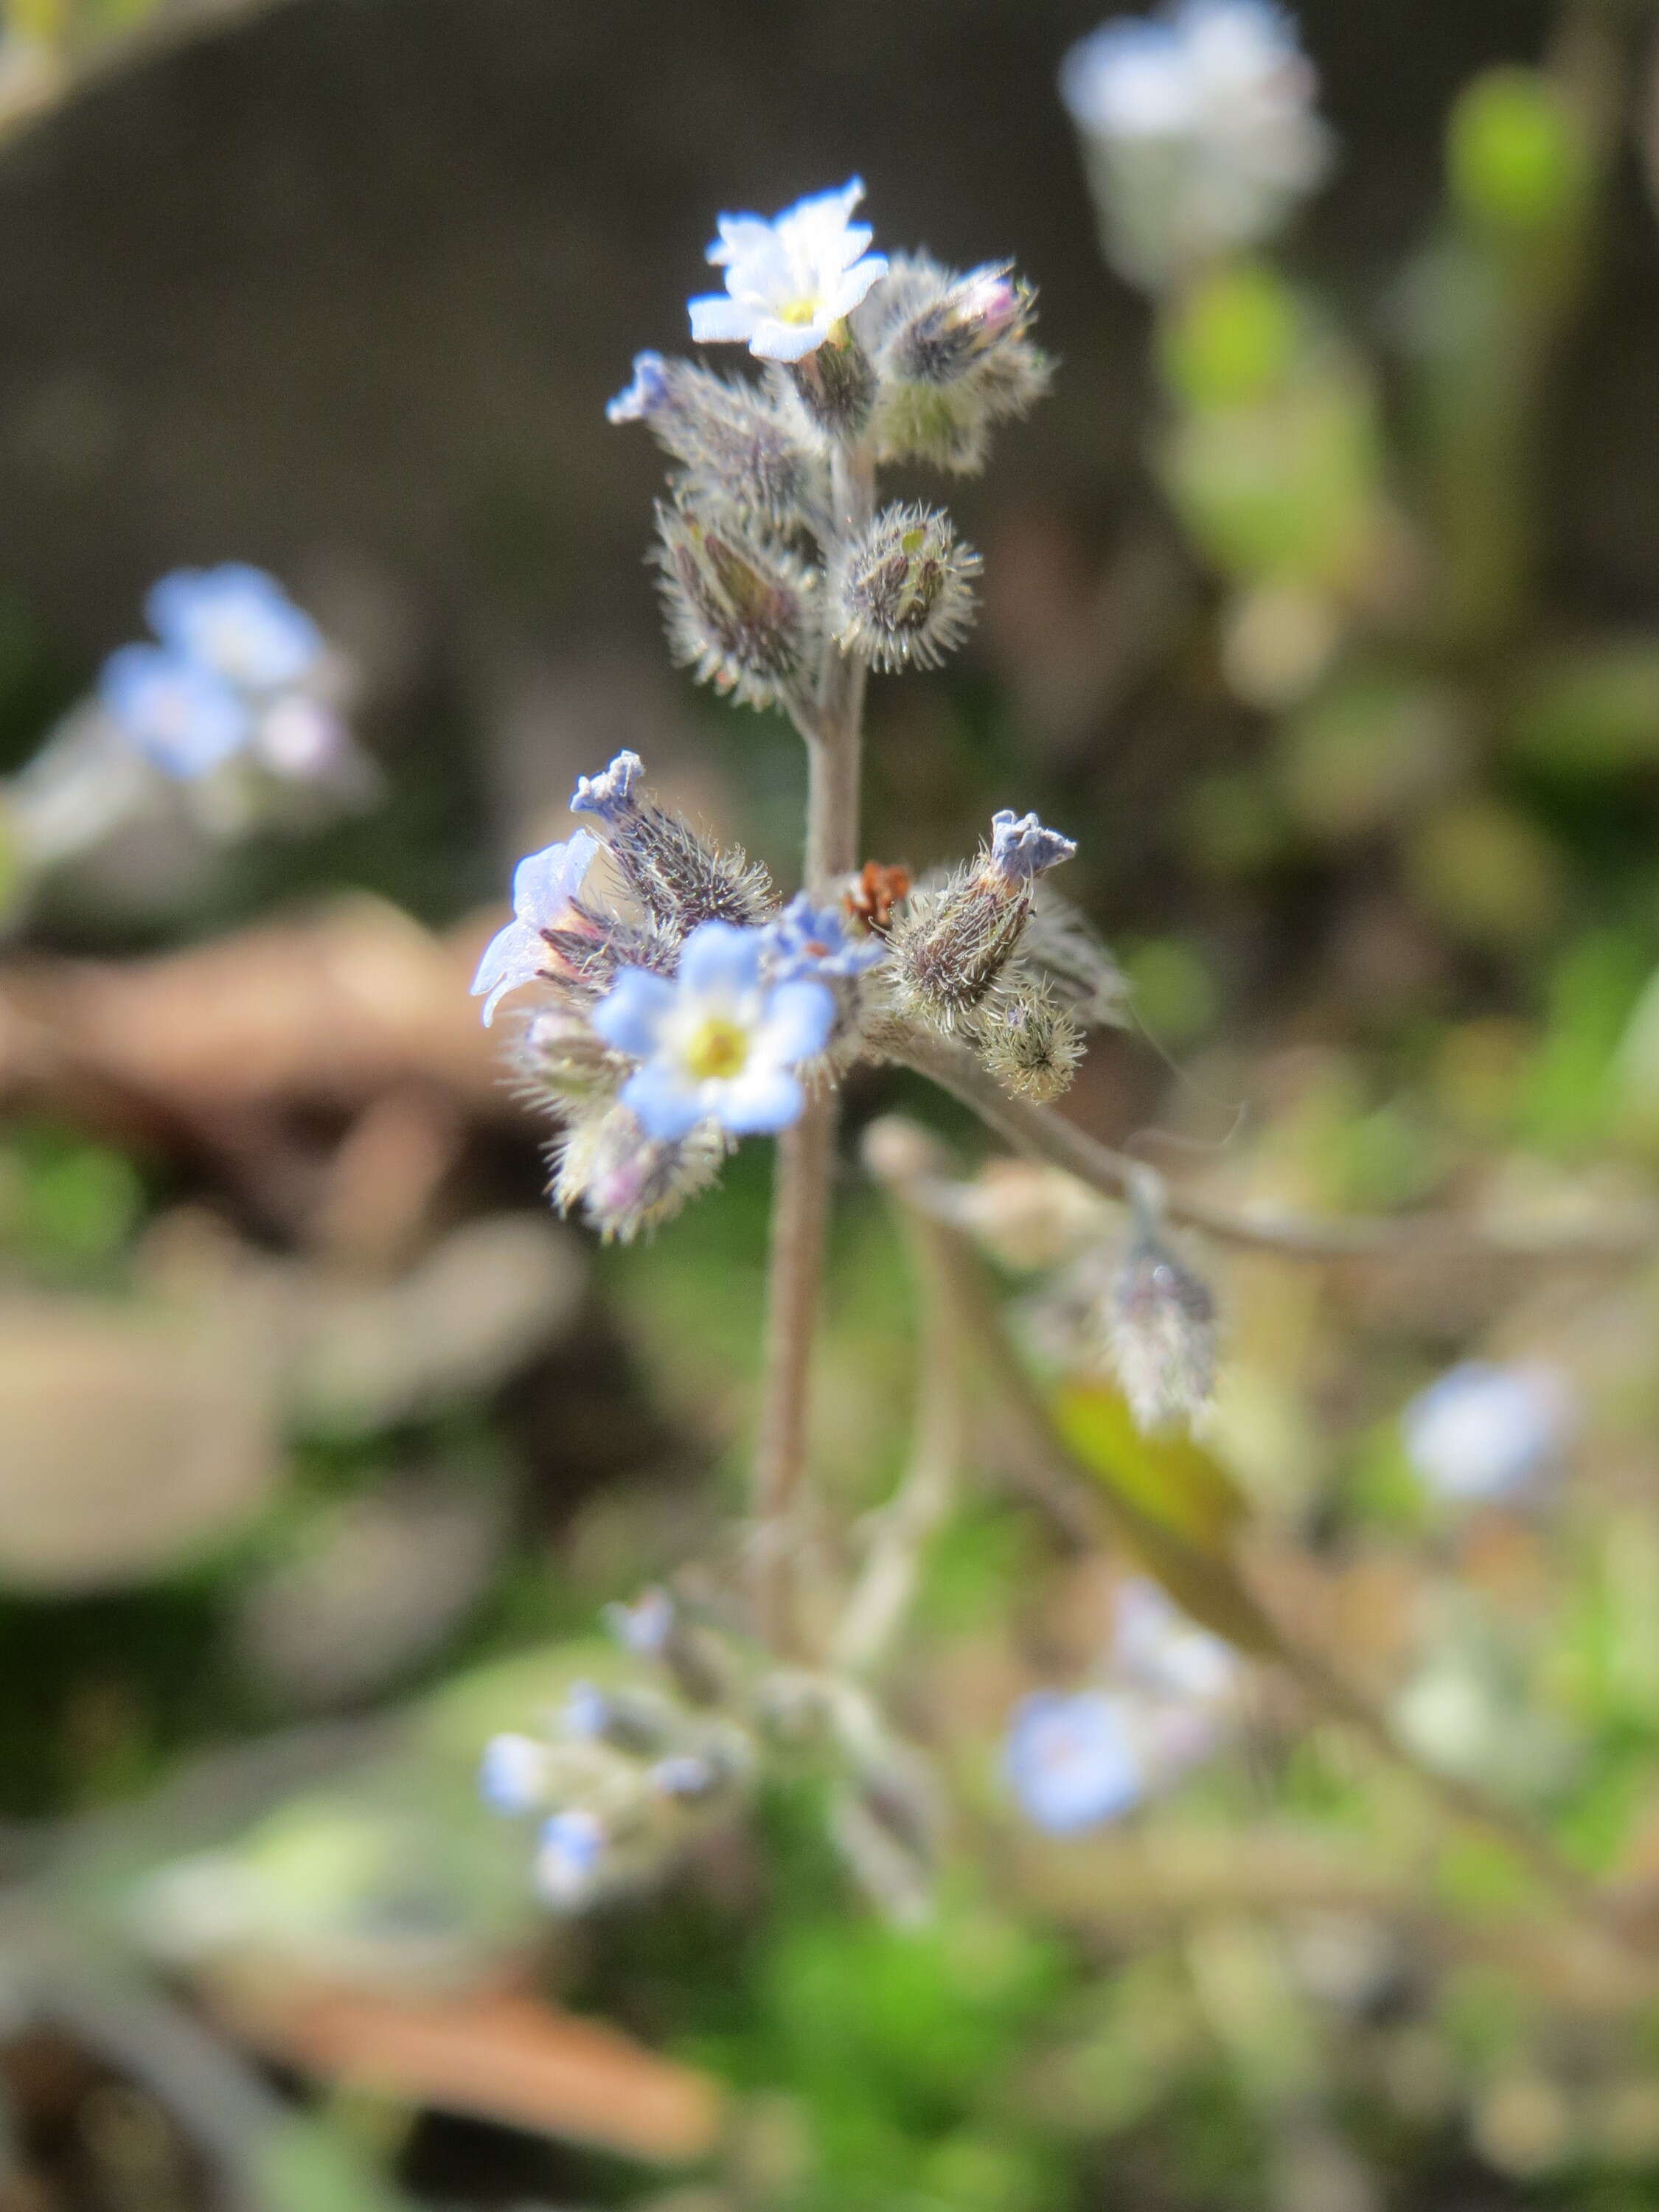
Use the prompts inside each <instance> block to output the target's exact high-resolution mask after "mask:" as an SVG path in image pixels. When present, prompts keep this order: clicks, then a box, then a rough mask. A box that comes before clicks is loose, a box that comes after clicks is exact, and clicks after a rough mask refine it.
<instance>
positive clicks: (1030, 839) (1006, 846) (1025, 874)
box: [990, 806, 1077, 884]
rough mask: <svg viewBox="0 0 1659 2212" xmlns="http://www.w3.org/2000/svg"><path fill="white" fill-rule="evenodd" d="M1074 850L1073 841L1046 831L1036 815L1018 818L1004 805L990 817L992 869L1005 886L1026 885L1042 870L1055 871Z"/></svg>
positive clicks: (1074, 844)
mask: <svg viewBox="0 0 1659 2212" xmlns="http://www.w3.org/2000/svg"><path fill="white" fill-rule="evenodd" d="M1076 851H1077V844H1076V842H1075V841H1074V840H1073V838H1070V837H1062V836H1060V832H1059V830H1058V829H1044V828H1043V826H1042V823H1040V822H1039V821H1038V820H1037V818H1036V815H1035V814H1023V815H1017V814H1016V813H1015V812H1014V811H1013V809H1012V807H1009V806H1005V807H1002V808H1001V809H1000V811H998V812H996V813H995V814H994V815H993V816H992V817H991V859H990V865H991V866H992V868H993V870H994V872H996V873H997V874H998V875H1000V876H1001V877H1002V878H1004V879H1005V880H1006V882H1008V883H1011V884H1012V883H1022V884H1023V883H1029V882H1030V880H1031V878H1032V877H1033V876H1040V875H1042V873H1043V872H1044V870H1045V869H1048V868H1057V867H1058V866H1060V862H1061V861H1062V860H1070V859H1071V858H1072V856H1073V854H1075V852H1076Z"/></svg>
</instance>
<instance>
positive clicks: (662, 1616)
mask: <svg viewBox="0 0 1659 2212" xmlns="http://www.w3.org/2000/svg"><path fill="white" fill-rule="evenodd" d="M602 1618H603V1619H604V1621H605V1626H606V1627H607V1628H608V1629H609V1630H610V1631H611V1634H612V1635H613V1636H614V1637H615V1638H616V1639H617V1643H618V1644H621V1645H622V1647H623V1650H624V1651H631V1652H633V1653H634V1655H635V1657H636V1658H640V1659H660V1658H661V1656H662V1655H663V1653H664V1652H665V1650H667V1648H668V1639H669V1638H670V1637H671V1635H672V1634H673V1632H674V1601H673V1599H672V1598H671V1597H670V1596H669V1595H668V1592H667V1591H666V1590H665V1589H659V1588H658V1587H657V1586H656V1585H655V1584H654V1583H653V1585H652V1587H651V1588H650V1589H644V1590H641V1593H640V1595H638V1597H636V1598H635V1600H634V1601H633V1602H632V1603H631V1604H629V1605H621V1604H618V1605H608V1606H606V1607H605V1611H604V1613H603V1616H602Z"/></svg>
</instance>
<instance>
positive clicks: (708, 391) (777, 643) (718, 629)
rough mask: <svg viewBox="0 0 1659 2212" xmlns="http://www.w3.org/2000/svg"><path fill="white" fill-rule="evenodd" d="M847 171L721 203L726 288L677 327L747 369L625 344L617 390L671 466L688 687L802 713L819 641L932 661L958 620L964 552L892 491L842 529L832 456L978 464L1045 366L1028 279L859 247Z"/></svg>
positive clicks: (1036, 386) (668, 520)
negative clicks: (779, 204) (760, 201)
mask: <svg viewBox="0 0 1659 2212" xmlns="http://www.w3.org/2000/svg"><path fill="white" fill-rule="evenodd" d="M863 189H864V188H863V186H862V185H861V184H860V182H859V180H858V179H856V178H854V179H853V180H852V181H851V182H850V183H849V184H848V185H844V186H843V187H842V189H841V190H840V191H829V192H821V193H818V194H817V195H815V196H814V197H811V198H809V199H805V200H802V201H800V202H799V203H798V204H797V205H795V206H794V207H793V208H789V209H787V210H785V212H784V213H783V214H781V215H780V216H777V217H776V218H775V220H773V221H771V222H766V221H763V219H762V218H761V217H760V216H753V215H736V216H731V215H727V216H720V222H719V231H720V235H719V237H718V238H717V240H715V242H714V245H713V246H710V248H709V249H708V258H709V259H710V261H711V262H713V263H714V264H715V266H716V267H718V268H721V269H723V270H725V273H726V291H725V292H724V293H723V294H714V295H708V296H705V297H702V298H699V299H695V300H693V301H691V302H690V319H691V335H692V337H694V338H695V339H696V340H697V341H698V342H699V343H704V344H716V343H732V344H744V345H746V346H747V348H748V349H749V351H750V354H751V355H752V356H755V357H756V358H757V359H758V360H760V361H762V362H765V363H766V364H767V368H766V369H765V371H764V373H763V377H762V379H761V380H760V381H758V382H753V381H744V380H728V379H726V378H724V377H721V376H719V375H716V374H714V373H712V372H711V371H709V370H707V369H704V368H699V367H696V366H694V365H693V364H692V363H690V362H678V361H670V360H665V359H664V357H663V356H661V355H660V354H656V353H641V354H640V355H637V356H635V362H634V376H633V380H632V382H631V383H630V384H629V386H627V388H626V389H625V390H623V392H618V393H617V397H616V398H614V399H613V400H611V404H610V405H609V407H608V408H607V409H606V413H607V414H608V416H610V419H611V421H612V422H644V423H646V424H647V426H648V427H649V428H651V430H652V431H653V433H654V434H655V435H656V436H657V438H658V440H659V442H660V443H661V444H662V445H663V447H665V449H666V451H667V452H668V453H669V454H670V456H671V459H672V460H673V461H674V463H675V465H676V466H675V473H674V476H673V478H672V481H671V486H670V496H669V498H668V499H667V500H666V501H664V502H663V504H662V505H661V506H660V507H659V510H658V535H659V547H658V552H657V561H658V564H659V568H660V569H661V572H662V580H663V592H664V598H665V602H666V608H667V617H668V629H669V637H670V641H671V645H672V647H673V650H674V653H675V655H676V657H677V658H678V659H679V660H681V661H682V662H684V664H685V665H687V666H689V667H690V668H691V669H692V670H693V671H694V672H695V673H696V676H697V678H699V680H700V681H702V682H705V683H711V684H714V685H715V686H716V687H717V688H719V689H720V690H723V691H725V692H726V693H727V694H728V695H729V696H732V698H734V699H736V700H738V701H740V702H743V703H744V704H745V705H748V706H754V707H771V706H781V707H783V708H787V710H788V711H790V712H791V713H792V714H794V715H795V716H796V718H797V719H798V720H810V717H811V708H812V698H813V693H814V690H815V686H816V684H817V678H818V673H819V670H820V668H821V665H822V663H823V654H824V652H825V650H826V647H827V646H828V645H829V643H830V642H831V641H833V646H834V647H835V649H836V650H838V651H839V652H840V653H844V654H848V655H853V656H855V657H857V658H859V659H864V660H867V661H869V662H870V663H871V664H872V665H873V666H875V667H878V668H884V669H886V668H900V667H905V666H908V665H913V664H914V665H919V666H922V667H928V666H932V665H934V664H936V663H937V662H938V661H939V660H940V659H943V658H944V656H945V654H946V653H949V652H951V650H953V649H954V647H956V646H957V644H958V643H959V642H960V641H961V639H962V637H963V635H965V633H966V630H967V628H968V624H969V620H970V618H971V615H972V609H973V593H972V586H971V579H972V578H973V576H974V574H975V571H976V570H977V568H978V566H979V560H978V556H977V555H976V554H975V553H974V552H973V551H972V550H970V549H969V547H967V546H964V545H963V544H961V543H960V542H959V541H958V539H957V537H956V534H955V532H954V530H953V529H952V527H951V523H950V521H949V520H948V519H947V518H946V517H945V516H944V515H943V514H941V513H938V512H937V511H936V510H933V509H931V508H928V507H921V506H915V505H908V506H907V505H902V504H900V505H895V506H892V507H888V508H886V509H884V511H883V512H881V513H878V514H877V515H876V516H875V517H874V518H873V519H872V520H871V521H869V522H868V523H867V524H864V525H861V526H859V527H857V528H855V529H854V531H853V532H851V534H850V535H844V534H843V533H842V530H841V527H840V524H839V522H838V520H837V518H836V513H835V511H834V505H833V501H832V499H831V495H830V484H829V475H830V469H829V459H830V453H831V451H832V449H833V448H835V447H836V446H838V445H839V446H841V447H850V446H854V445H856V446H859V447H862V448H864V449H866V450H867V451H868V452H869V453H870V454H871V456H872V459H875V460H878V461H880V460H900V459H915V460H922V461H931V462H933V463H934V464H935V465H939V466H943V467H947V468H951V469H957V470H961V469H969V468H975V467H977V466H979V465H980V464H981V461H982V460H983V459H984V454H985V449H986V444H987V437H988V435H989V431H990V429H991V428H992V426H993V425H994V423H996V422H1000V421H1002V420H1005V419H1006V418H1007V417H1009V416H1014V415H1018V414H1021V413H1023V412H1024V410H1026V409H1027V408H1028V407H1029V406H1030V404H1031V403H1032V401H1033V400H1034V399H1035V398H1037V397H1038V396H1039V394H1040V393H1041V392H1042V390H1043V389H1044V387H1045V385H1046V381H1047V376H1048V369H1047V365H1046V363H1045V362H1044V361H1043V359H1042V356H1041V354H1040V353H1039V352H1038V351H1037V349H1036V347H1035V346H1034V345H1033V343H1031V338H1030V320H1031V308H1032V294H1031V292H1030V288H1029V287H1028V286H1026V285H1024V284H1022V283H1020V282H1019V280H1018V278H1017V277H1015V276H1013V275H1012V272H1011V270H1008V269H1007V268H1006V267H1005V266H1000V265H999V266H997V267H987V268H985V269H980V270H974V271H973V272H971V273H970V274H969V275H968V276H962V275H959V274H957V272H956V271H954V270H948V269H945V268H943V267H941V266H940V265H939V264H938V263H936V262H933V261H932V260H930V259H928V258H927V257H926V256H925V255H911V256H905V255H896V256H894V257H892V258H888V257H887V256H885V255H883V254H879V253H872V252H869V251H868V248H869V246H870V242H871V233H870V229H869V228H868V226H867V225H866V224H864V223H860V222H854V220H853V210H854V208H855V207H856V205H857V204H858V202H859V200H860V198H861V197H862V196H863Z"/></svg>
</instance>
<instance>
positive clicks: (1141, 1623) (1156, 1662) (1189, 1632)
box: [1111, 1575, 1239, 1705]
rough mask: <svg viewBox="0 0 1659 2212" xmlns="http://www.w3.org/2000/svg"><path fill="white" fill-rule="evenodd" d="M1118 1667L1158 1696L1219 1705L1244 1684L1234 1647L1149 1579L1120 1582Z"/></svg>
mask: <svg viewBox="0 0 1659 2212" xmlns="http://www.w3.org/2000/svg"><path fill="white" fill-rule="evenodd" d="M1111 1657H1112V1663H1113V1665H1114V1666H1115V1668H1117V1669H1118V1671H1119V1672H1120V1673H1121V1674H1125V1675H1127V1676H1128V1677H1129V1678H1130V1679H1131V1680H1133V1681H1134V1682H1136V1683H1137V1684H1139V1686H1140V1687H1141V1688H1143V1689H1146V1690H1148V1691H1151V1692H1153V1693H1155V1694H1157V1695H1158V1696H1162V1697H1166V1698H1172V1699H1179V1700H1182V1701H1188V1700H1191V1701H1194V1702H1196V1703H1198V1704H1200V1705H1205V1704H1211V1703H1214V1702H1216V1701H1218V1700H1219V1699H1223V1698H1225V1697H1226V1696H1227V1695H1228V1693H1229V1692H1231V1690H1232V1689H1233V1687H1234V1686H1235V1685H1236V1683H1237V1680H1238V1671H1239V1659H1238V1654H1237V1652H1236V1651H1235V1650H1233V1648H1232V1646H1231V1644H1224V1643H1223V1642H1222V1640H1221V1638H1219V1637H1218V1636H1212V1635H1211V1633H1210V1632H1209V1630H1208V1629H1207V1628H1200V1626H1198V1624H1197V1622H1196V1621H1194V1620H1191V1619H1189V1618H1188V1615H1187V1614H1186V1613H1182V1610H1181V1608H1180V1607H1179V1606H1177V1605H1176V1604H1174V1603H1173V1602H1172V1601H1171V1600H1170V1598H1169V1597H1168V1596H1167V1595H1165V1594H1164V1590H1163V1589H1162V1588H1161V1587H1160V1586H1159V1585H1158V1583H1155V1582H1151V1581H1149V1580H1148V1579H1147V1578H1146V1577H1145V1576H1143V1575H1137V1576H1133V1577H1131V1578H1130V1579H1129V1580H1128V1581H1127V1582H1123V1583H1119V1584H1118V1587H1117V1589H1116V1592H1115V1595H1114V1597H1113V1601H1112V1650H1111Z"/></svg>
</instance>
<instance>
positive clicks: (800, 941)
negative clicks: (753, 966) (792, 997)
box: [764, 891, 887, 983]
mask: <svg viewBox="0 0 1659 2212" xmlns="http://www.w3.org/2000/svg"><path fill="white" fill-rule="evenodd" d="M764 935H765V939H766V966H767V971H768V973H769V975H771V977H772V980H773V981H774V982H776V983H798V982H800V981H803V980H805V979H808V978H811V977H812V976H823V975H840V976H846V975H863V973H864V972H865V970H866V969H867V968H873V967H874V966H875V965H876V963H877V962H878V961H880V960H884V959H885V958H886V957H887V947H886V946H885V945H884V944H883V943H882V941H881V939H880V938H878V937H859V936H855V935H854V933H853V932H852V931H851V930H849V929H848V927H847V917H846V915H844V914H843V913H842V910H841V909H840V908H838V907H833V906H823V907H820V906H814V905H813V903H812V899H811V893H810V892H807V891H797V892H796V894H795V896H794V897H793V898H792V899H791V900H790V902H789V903H788V905H787V907H785V908H784V909H783V912H782V913H781V915H778V916H777V917H776V918H775V920H774V921H769V922H768V923H767V925H766V929H765V932H764Z"/></svg>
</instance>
